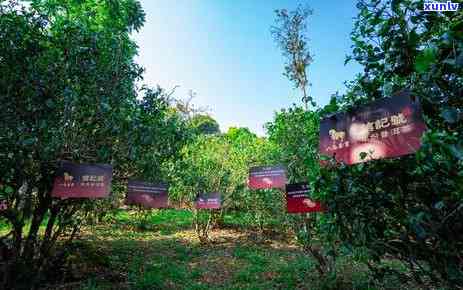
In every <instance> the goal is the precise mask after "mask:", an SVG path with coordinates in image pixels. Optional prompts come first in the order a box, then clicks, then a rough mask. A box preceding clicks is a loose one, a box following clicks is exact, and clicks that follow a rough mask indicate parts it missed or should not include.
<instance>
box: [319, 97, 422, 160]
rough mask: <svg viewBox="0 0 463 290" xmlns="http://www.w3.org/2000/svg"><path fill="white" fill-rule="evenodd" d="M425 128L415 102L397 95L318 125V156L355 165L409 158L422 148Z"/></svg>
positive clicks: (326, 119)
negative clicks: (392, 158) (390, 158)
mask: <svg viewBox="0 0 463 290" xmlns="http://www.w3.org/2000/svg"><path fill="white" fill-rule="evenodd" d="M424 131H426V126H425V124H424V122H423V119H422V116H421V108H420V104H419V101H418V99H417V98H415V97H413V96H411V95H410V94H409V93H400V94H398V95H396V96H394V97H391V98H384V99H380V100H377V101H374V102H372V103H370V104H368V105H366V106H363V107H361V108H357V109H354V110H353V111H351V112H346V113H338V114H335V115H333V116H330V117H327V118H325V119H323V120H322V121H321V123H320V148H319V149H320V154H324V155H328V156H334V157H335V158H336V160H337V161H340V162H341V161H342V162H344V163H346V164H355V163H359V162H364V161H368V160H371V159H383V158H388V157H397V156H402V155H406V154H411V153H414V152H415V151H417V150H418V149H419V148H420V146H421V136H422V135H423V132H424Z"/></svg>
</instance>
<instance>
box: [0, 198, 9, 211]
mask: <svg viewBox="0 0 463 290" xmlns="http://www.w3.org/2000/svg"><path fill="white" fill-rule="evenodd" d="M7 209H8V204H7V203H6V200H0V211H3V210H7Z"/></svg>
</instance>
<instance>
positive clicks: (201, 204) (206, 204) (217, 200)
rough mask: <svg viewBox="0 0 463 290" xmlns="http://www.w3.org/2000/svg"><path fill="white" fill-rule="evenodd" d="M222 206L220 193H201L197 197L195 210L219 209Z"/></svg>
mask: <svg viewBox="0 0 463 290" xmlns="http://www.w3.org/2000/svg"><path fill="white" fill-rule="evenodd" d="M221 206H222V198H221V196H220V193H219V192H211V193H200V194H198V196H196V200H195V208H197V209H219V208H220V207H221Z"/></svg>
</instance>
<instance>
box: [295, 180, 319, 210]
mask: <svg viewBox="0 0 463 290" xmlns="http://www.w3.org/2000/svg"><path fill="white" fill-rule="evenodd" d="M309 192H310V190H309V185H308V184H307V183H305V182H302V183H292V184H287V185H286V211H287V212H288V213H304V212H320V211H324V210H323V206H322V205H321V204H320V202H318V201H314V200H313V199H311V198H310V194H309Z"/></svg>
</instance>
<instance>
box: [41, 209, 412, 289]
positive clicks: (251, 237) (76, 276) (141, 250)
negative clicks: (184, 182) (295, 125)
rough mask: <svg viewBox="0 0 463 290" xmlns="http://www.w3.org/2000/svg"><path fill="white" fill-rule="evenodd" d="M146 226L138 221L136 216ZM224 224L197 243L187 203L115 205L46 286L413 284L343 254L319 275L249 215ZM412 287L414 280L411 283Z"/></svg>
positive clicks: (332, 286) (373, 286) (232, 217)
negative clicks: (146, 209)
mask: <svg viewBox="0 0 463 290" xmlns="http://www.w3.org/2000/svg"><path fill="white" fill-rule="evenodd" d="M141 220H144V221H145V223H146V224H147V225H148V227H146V228H141V227H140V221H141ZM224 222H225V227H224V229H215V230H213V231H212V232H211V243H209V244H201V243H200V242H199V241H198V239H197V238H196V236H195V233H194V230H192V214H191V212H189V211H187V210H170V209H166V210H153V211H152V212H151V213H149V214H148V215H146V216H145V217H144V218H142V217H141V216H140V215H139V214H137V213H136V211H134V210H130V211H122V210H121V211H117V212H116V213H114V214H113V215H112V216H111V217H110V218H109V219H107V221H106V222H105V223H102V224H99V225H94V226H89V227H85V228H84V229H83V231H82V233H81V236H80V238H79V239H78V240H76V241H75V242H74V243H73V244H72V248H71V249H70V252H71V253H72V254H71V256H70V257H69V260H68V263H69V265H72V271H70V273H69V274H68V276H67V278H66V282H65V283H60V284H59V285H57V284H52V285H48V286H47V287H48V288H46V289H88V290H90V289H191V290H201V289H204V290H205V289H207V290H219V289H221V290H225V289H227V290H228V289H323V290H325V289H326V290H328V289H359V290H360V289H361V290H363V289H398V288H407V289H413V288H414V287H413V284H410V285H405V286H404V285H401V283H400V282H399V281H397V280H395V279H393V278H391V279H388V280H386V282H385V283H384V284H377V283H374V282H372V279H371V274H370V273H369V271H368V270H367V269H366V267H365V266H363V264H360V263H358V262H356V261H355V259H354V257H353V256H349V254H347V253H345V254H343V255H342V256H341V257H340V258H339V259H338V262H337V272H336V275H331V276H328V277H325V278H321V277H320V276H319V275H318V273H317V271H316V264H315V261H314V260H313V259H312V258H310V257H308V256H306V255H305V254H304V253H303V252H302V251H301V250H300V248H299V247H297V246H296V245H295V243H294V242H293V241H292V240H287V239H285V235H281V236H279V237H276V236H275V235H273V236H272V237H271V238H269V237H267V238H256V236H259V235H260V233H258V232H256V231H255V230H253V229H250V228H249V222H250V218H249V216H245V215H240V214H238V213H233V214H228V215H226V216H225V217H224ZM415 288H416V287H415Z"/></svg>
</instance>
